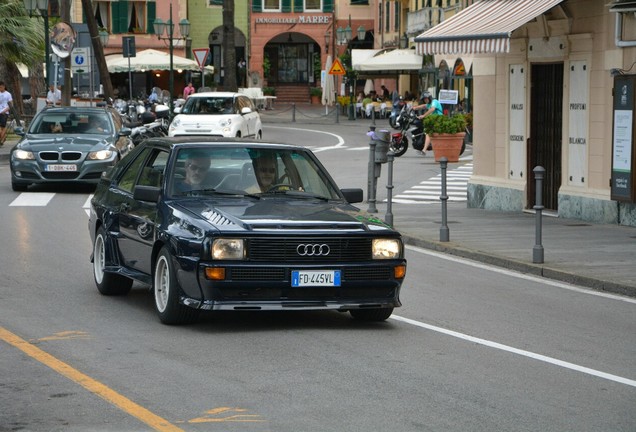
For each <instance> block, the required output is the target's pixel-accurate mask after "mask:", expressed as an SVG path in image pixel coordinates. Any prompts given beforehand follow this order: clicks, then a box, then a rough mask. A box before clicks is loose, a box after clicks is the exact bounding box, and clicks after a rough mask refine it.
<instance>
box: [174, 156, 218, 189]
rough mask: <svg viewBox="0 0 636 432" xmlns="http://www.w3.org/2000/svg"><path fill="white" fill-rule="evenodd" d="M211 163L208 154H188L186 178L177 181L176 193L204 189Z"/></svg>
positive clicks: (175, 185)
mask: <svg viewBox="0 0 636 432" xmlns="http://www.w3.org/2000/svg"><path fill="white" fill-rule="evenodd" d="M211 163H212V161H211V160H210V156H209V155H208V154H207V153H204V152H196V151H195V152H192V153H190V154H188V156H187V158H186V160H185V178H184V179H183V180H176V181H175V184H174V188H173V190H174V193H176V194H183V193H186V192H189V191H191V190H196V189H203V181H204V180H205V177H206V175H207V174H208V170H209V169H210V164H211Z"/></svg>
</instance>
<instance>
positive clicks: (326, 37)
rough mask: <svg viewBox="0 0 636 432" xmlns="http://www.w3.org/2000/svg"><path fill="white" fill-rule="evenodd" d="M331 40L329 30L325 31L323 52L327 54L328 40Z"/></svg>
mask: <svg viewBox="0 0 636 432" xmlns="http://www.w3.org/2000/svg"><path fill="white" fill-rule="evenodd" d="M330 41H331V32H329V31H327V33H325V53H326V54H329V42H330Z"/></svg>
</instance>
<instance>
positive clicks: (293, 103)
mask: <svg viewBox="0 0 636 432" xmlns="http://www.w3.org/2000/svg"><path fill="white" fill-rule="evenodd" d="M292 123H296V102H292Z"/></svg>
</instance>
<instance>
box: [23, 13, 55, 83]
mask: <svg viewBox="0 0 636 432" xmlns="http://www.w3.org/2000/svg"><path fill="white" fill-rule="evenodd" d="M24 8H25V9H26V10H27V12H29V16H30V17H32V16H33V13H34V12H35V11H39V12H40V15H41V16H42V19H44V52H45V56H46V61H45V64H46V86H47V87H48V86H49V81H50V79H51V70H50V69H51V56H50V54H49V49H50V42H49V0H24Z"/></svg>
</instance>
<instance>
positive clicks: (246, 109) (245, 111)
mask: <svg viewBox="0 0 636 432" xmlns="http://www.w3.org/2000/svg"><path fill="white" fill-rule="evenodd" d="M251 112H252V109H251V108H250V107H243V108H241V114H249V113H251Z"/></svg>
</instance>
